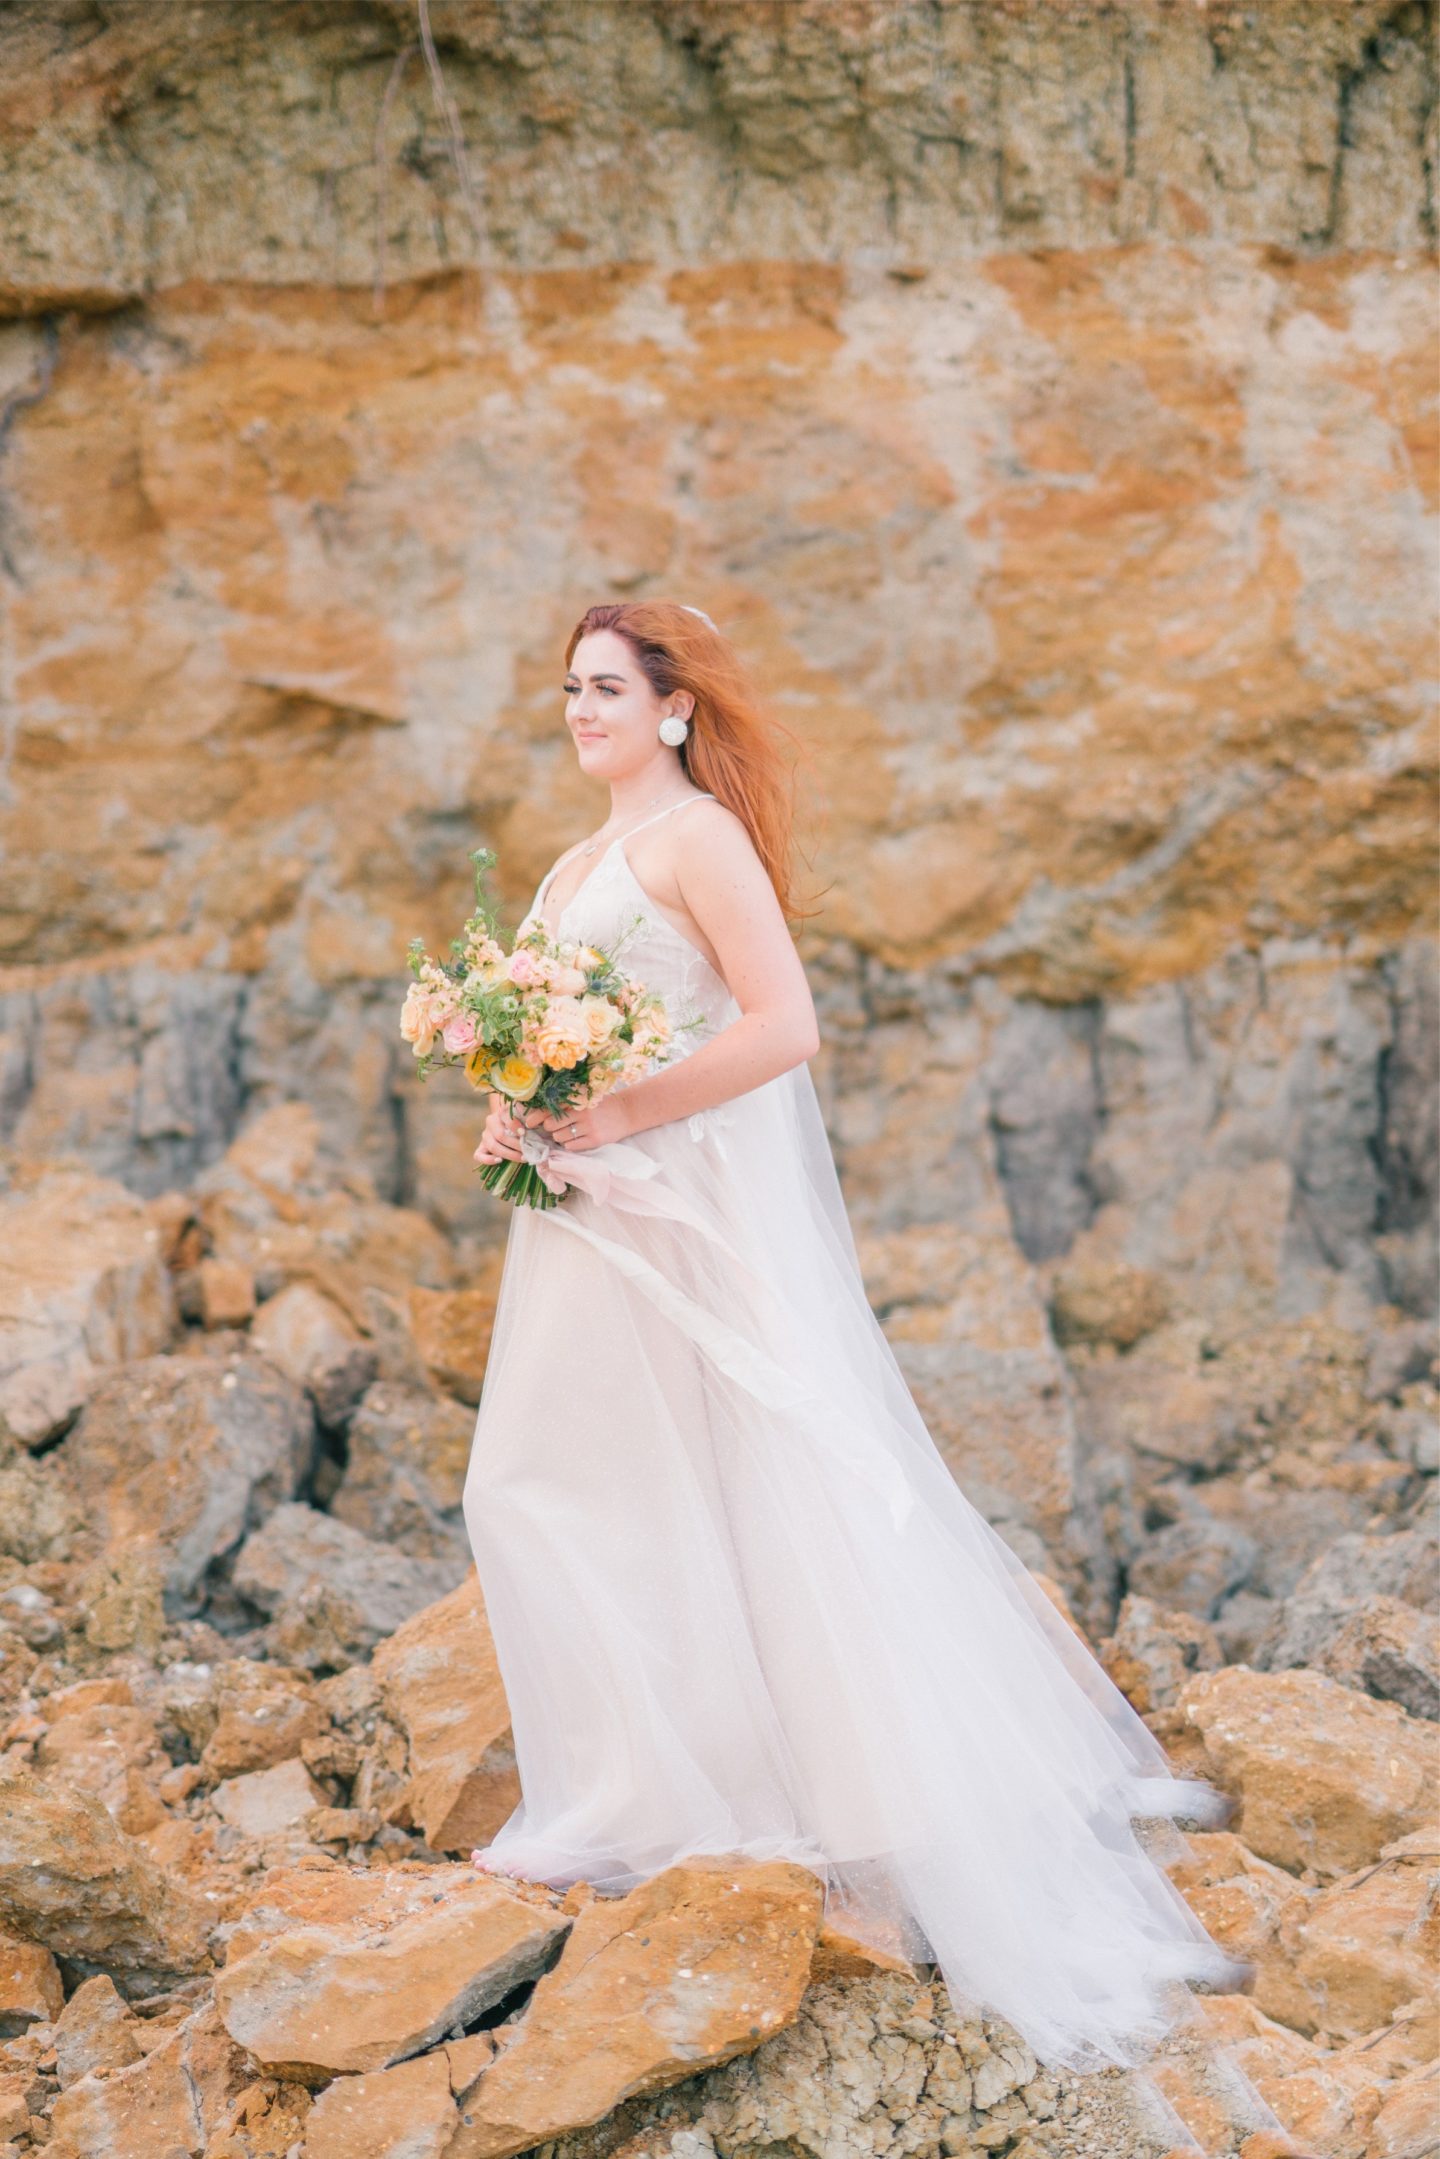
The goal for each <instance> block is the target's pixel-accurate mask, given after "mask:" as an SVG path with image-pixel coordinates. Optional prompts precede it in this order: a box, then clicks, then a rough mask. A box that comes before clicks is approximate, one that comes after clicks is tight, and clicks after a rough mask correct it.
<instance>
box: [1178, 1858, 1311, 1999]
mask: <svg viewBox="0 0 1440 2159" xmlns="http://www.w3.org/2000/svg"><path fill="white" fill-rule="evenodd" d="M1185 1843H1186V1850H1185V1852H1184V1855H1183V1857H1182V1858H1181V1859H1180V1860H1179V1861H1178V1862H1177V1863H1176V1864H1175V1865H1174V1866H1173V1867H1172V1868H1171V1869H1170V1877H1171V1880H1172V1881H1173V1882H1174V1884H1175V1886H1176V1888H1177V1889H1178V1890H1179V1891H1180V1893H1181V1895H1182V1896H1183V1897H1184V1899H1185V1901H1186V1903H1187V1904H1188V1905H1189V1906H1190V1908H1191V1910H1192V1911H1193V1912H1194V1913H1195V1915H1196V1917H1197V1918H1198V1919H1199V1920H1200V1921H1201V1923H1202V1925H1203V1926H1204V1927H1205V1928H1206V1930H1207V1932H1208V1933H1209V1934H1210V1935H1211V1937H1212V1939H1213V1940H1215V1941H1217V1942H1218V1943H1219V1944H1220V1946H1221V1948H1222V1949H1225V1950H1228V1951H1229V1953H1230V1954H1231V1955H1232V1956H1235V1957H1239V1958H1241V1959H1243V1960H1244V1961H1245V1962H1246V1963H1248V1964H1250V1965H1251V1966H1252V1967H1253V1970H1254V1975H1255V1976H1254V1980H1253V1983H1252V1985H1251V1987H1250V1989H1249V1991H1250V1993H1251V1995H1252V1997H1253V1999H1254V2002H1255V2005H1256V2007H1257V2008H1258V2009H1261V2010H1263V2011H1264V2013H1265V2015H1266V2016H1267V2017H1273V2018H1274V2019H1275V2020H1276V2021H1277V2022H1278V2023H1281V2024H1287V2025H1290V2026H1291V2027H1292V2028H1293V2029H1294V2030H1296V2031H1302V2032H1313V2031H1314V2030H1315V2029H1316V2026H1317V2023H1318V2022H1319V2018H1318V2016H1317V2010H1316V2003H1315V2001H1314V1998H1313V1996H1312V1995H1311V1993H1310V1991H1309V1989H1308V1988H1307V1987H1306V1986H1305V1985H1304V1984H1303V1983H1302V1982H1301V1981H1300V1980H1298V1979H1297V1978H1296V1976H1295V1968H1294V1959H1293V1951H1292V1946H1291V1944H1292V1942H1293V1936H1294V1926H1295V1922H1296V1921H1297V1919H1303V1917H1304V1915H1305V1913H1306V1912H1307V1911H1308V1910H1309V1909H1310V1902H1311V1898H1312V1895H1313V1892H1312V1891H1311V1890H1308V1889H1306V1888H1305V1887H1304V1885H1303V1884H1302V1883H1300V1882H1298V1881H1296V1879H1295V1877H1294V1875H1293V1874H1288V1873H1286V1871H1285V1869H1284V1868H1283V1867H1276V1866H1272V1865H1271V1864H1270V1862H1269V1861H1268V1860H1266V1859H1257V1857H1256V1856H1255V1854H1254V1852H1252V1851H1251V1850H1249V1848H1248V1847H1247V1846H1246V1845H1244V1844H1242V1843H1241V1841H1240V1839H1239V1838H1238V1837H1237V1836H1235V1835H1234V1834H1233V1833H1232V1832H1231V1831H1229V1830H1217V1831H1192V1832H1191V1833H1190V1834H1189V1835H1188V1836H1187V1837H1186V1840H1185Z"/></svg>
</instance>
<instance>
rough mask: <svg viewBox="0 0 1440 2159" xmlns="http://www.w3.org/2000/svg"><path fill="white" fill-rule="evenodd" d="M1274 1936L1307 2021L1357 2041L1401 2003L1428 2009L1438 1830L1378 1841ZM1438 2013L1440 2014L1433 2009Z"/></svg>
mask: <svg viewBox="0 0 1440 2159" xmlns="http://www.w3.org/2000/svg"><path fill="white" fill-rule="evenodd" d="M1282 1938H1283V1939H1284V1941H1285V1942H1286V1944H1287V1946H1288V1947H1289V1949H1290V1952H1291V1954H1292V1956H1293V1958H1294V1967H1295V1977H1296V1980H1297V1982H1298V1984H1299V1985H1300V1986H1301V1987H1303V1988H1304V1990H1305V1991H1306V1993H1307V1994H1308V1995H1309V1997H1310V1999H1311V2001H1312V2002H1313V2003H1314V2005H1315V2022H1316V2023H1317V2024H1318V2025H1320V2026H1321V2027H1323V2029H1324V2030H1325V2031H1326V2032H1328V2033H1330V2034H1332V2035H1333V2036H1335V2037H1337V2038H1341V2039H1361V2038H1363V2037H1365V2035H1366V2034H1367V2033H1370V2032H1374V2031H1376V2030H1378V2029H1379V2028H1380V2027H1382V2026H1384V2025H1386V2024H1388V2023H1389V2022H1390V2020H1391V2018H1392V2017H1394V2016H1395V2015H1396V2013H1397V2011H1399V2010H1400V2009H1402V2008H1403V2007H1404V2006H1405V2005H1406V2004H1407V2003H1409V2002H1416V2001H1418V2002H1425V2001H1426V2000H1427V1999H1428V2000H1429V2002H1430V2003H1431V2007H1432V2011H1434V2010H1435V2009H1436V2003H1435V1995H1436V1989H1437V1975H1440V1836H1437V1834H1436V1833H1435V1832H1434V1831H1433V1830H1427V1831H1424V1832H1423V1833H1421V1834H1420V1835H1418V1836H1413V1837H1406V1838H1404V1839H1402V1840H1401V1841H1400V1842H1399V1843H1397V1844H1390V1845H1387V1846H1386V1847H1385V1850H1384V1852H1383V1853H1382V1854H1381V1856H1380V1859H1379V1860H1378V1862H1377V1863H1376V1864H1375V1865H1374V1866H1370V1867H1365V1868H1363V1869H1362V1870H1361V1871H1360V1872H1359V1873H1358V1874H1351V1875H1348V1876H1346V1877H1345V1878H1344V1879H1343V1880H1341V1881H1338V1882H1335V1883H1333V1884H1332V1885H1331V1887H1330V1888H1328V1889H1325V1890H1322V1891H1321V1893H1320V1894H1319V1895H1318V1896H1316V1897H1314V1898H1312V1899H1310V1900H1309V1901H1308V1902H1306V1903H1304V1904H1302V1905H1301V1906H1300V1907H1299V1908H1298V1909H1296V1910H1295V1911H1294V1912H1292V1914H1291V1915H1290V1916H1289V1918H1288V1921H1287V1924H1286V1925H1285V1927H1284V1928H1283V1929H1282ZM1437 2013H1440V2012H1437Z"/></svg>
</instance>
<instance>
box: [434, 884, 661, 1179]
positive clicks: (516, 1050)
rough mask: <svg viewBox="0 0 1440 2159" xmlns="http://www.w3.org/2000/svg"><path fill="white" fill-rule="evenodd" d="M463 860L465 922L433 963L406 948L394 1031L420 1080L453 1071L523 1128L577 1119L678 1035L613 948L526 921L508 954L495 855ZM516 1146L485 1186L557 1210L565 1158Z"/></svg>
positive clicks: (484, 1171)
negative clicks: (471, 891)
mask: <svg viewBox="0 0 1440 2159" xmlns="http://www.w3.org/2000/svg"><path fill="white" fill-rule="evenodd" d="M470 859H471V861H472V862H473V863H474V865H475V903H476V904H475V912H474V913H473V914H472V915H471V916H470V918H469V920H468V921H467V922H466V924H465V926H464V929H463V930H462V932H461V934H460V935H459V937H457V938H455V939H453V940H452V942H451V946H450V957H449V958H448V959H436V958H433V957H432V956H431V954H430V953H428V952H427V951H426V950H425V948H424V945H423V944H422V942H421V940H420V939H419V938H418V937H417V938H415V939H413V940H412V942H411V945H410V951H409V965H410V972H411V974H412V975H413V977H414V980H413V981H412V982H411V984H410V987H409V989H408V990H407V991H406V993H405V1002H404V1005H403V1006H402V1008H401V1013H400V1032H401V1034H402V1036H403V1037H404V1039H405V1040H406V1041H407V1042H408V1043H409V1044H410V1046H411V1048H412V1049H413V1051H414V1053H415V1057H416V1070H417V1072H418V1075H419V1077H420V1078H421V1079H425V1078H426V1077H427V1076H428V1075H429V1073H430V1072H432V1071H433V1070H435V1069H436V1068H437V1067H443V1066H446V1065H463V1067H464V1070H465V1077H466V1079H468V1080H469V1082H470V1084H471V1086H472V1087H475V1088H477V1089H485V1090H487V1091H492V1090H493V1092H495V1093H497V1094H502V1095H506V1096H508V1097H509V1099H510V1102H511V1105H512V1115H513V1116H514V1117H515V1118H516V1119H517V1121H522V1122H523V1117H524V1113H525V1111H526V1110H527V1109H530V1108H532V1107H534V1108H537V1109H544V1110H553V1111H565V1110H574V1109H582V1108H584V1107H585V1106H586V1105H587V1104H589V1103H591V1102H594V1101H597V1100H598V1099H599V1097H600V1096H601V1095H604V1094H608V1093H609V1092H610V1090H611V1088H612V1087H617V1086H619V1085H621V1084H622V1083H625V1082H628V1081H630V1080H633V1079H638V1078H639V1077H640V1076H641V1075H642V1074H643V1073H645V1072H647V1071H650V1070H651V1069H653V1067H654V1066H655V1065H657V1064H660V1063H663V1062H664V1061H665V1059H666V1058H667V1057H669V1056H671V1055H672V1054H673V1051H674V1042H675V1036H676V1033H677V1032H679V1033H683V1032H684V1031H685V1030H684V1028H683V1027H682V1028H680V1029H678V1030H677V1029H676V1028H675V1027H674V1025H673V1024H672V1022H671V1019H670V1016H669V1014H668V1013H667V1011H666V1009H665V1003H664V1000H663V998H661V997H659V996H657V995H655V994H654V993H653V992H652V991H649V990H647V989H646V988H645V985H644V984H643V983H641V982H637V981H635V980H634V978H633V977H632V976H630V975H627V974H626V973H625V972H624V970H623V969H622V968H621V967H620V966H619V965H618V963H617V955H618V950H619V946H618V944H617V945H616V946H615V947H612V948H604V947H600V948H597V947H596V946H594V945H587V944H578V943H576V941H575V940H574V939H573V938H560V939H555V938H552V937H551V936H550V935H549V934H548V932H547V931H546V929H545V928H544V926H543V924H541V923H539V922H536V923H535V924H534V925H533V927H531V928H528V929H527V928H525V927H524V925H523V924H522V926H521V930H520V933H519V934H518V935H517V936H516V938H515V940H514V945H513V949H512V950H511V951H509V952H507V951H506V950H505V947H504V945H503V944H502V943H501V941H500V939H499V937H498V936H497V935H496V931H497V928H498V922H497V918H496V915H495V910H494V908H493V907H492V905H491V903H490V900H489V896H488V894H487V893H486V890H485V878H486V874H487V872H488V871H489V870H490V869H491V868H493V866H494V864H495V861H496V856H495V853H494V851H493V849H491V848H488V847H480V848H477V849H476V850H475V852H474V853H473V854H472V856H471V858H470ZM622 941H623V940H622ZM687 1024H688V1025H690V1026H694V1025H697V1024H699V1023H698V1022H696V1021H690V1022H688V1023H687ZM520 1144H521V1148H522V1150H523V1152H524V1155H525V1159H524V1160H523V1161H521V1162H509V1161H506V1162H488V1163H485V1164H484V1165H483V1166H482V1167H481V1170H480V1175H481V1178H482V1180H483V1182H484V1183H485V1184H486V1185H487V1186H488V1187H489V1189H490V1190H491V1191H492V1192H496V1193H498V1194H499V1196H500V1198H501V1199H508V1200H512V1201H514V1202H515V1203H516V1204H518V1205H521V1206H527V1207H554V1206H556V1205H557V1204H558V1203H559V1201H560V1199H561V1198H562V1197H563V1196H564V1194H565V1192H566V1190H567V1189H568V1186H569V1184H571V1183H576V1182H579V1181H580V1180H579V1179H578V1178H575V1177H570V1178H567V1177H566V1175H565V1173H564V1167H563V1155H564V1149H563V1148H559V1147H556V1146H555V1145H554V1144H553V1142H552V1141H551V1139H550V1136H549V1135H548V1133H544V1132H541V1131H540V1130H538V1129H533V1130H532V1129H531V1128H529V1127H525V1128H524V1130H523V1133H522V1137H521V1143H520ZM584 1159H585V1158H584V1157H583V1156H577V1157H576V1158H575V1160H576V1162H577V1163H581V1162H583V1161H584Z"/></svg>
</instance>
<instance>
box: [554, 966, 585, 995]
mask: <svg viewBox="0 0 1440 2159" xmlns="http://www.w3.org/2000/svg"><path fill="white" fill-rule="evenodd" d="M550 987H551V989H552V990H553V991H554V992H555V994H556V996H557V997H578V996H579V995H580V992H581V991H582V990H583V989H584V987H585V976H584V973H583V971H582V970H581V969H580V968H579V967H566V966H559V967H552V968H551V970H550Z"/></svg>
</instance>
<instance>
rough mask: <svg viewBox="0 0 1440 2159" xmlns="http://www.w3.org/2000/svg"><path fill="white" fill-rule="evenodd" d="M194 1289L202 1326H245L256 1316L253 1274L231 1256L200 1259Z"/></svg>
mask: <svg viewBox="0 0 1440 2159" xmlns="http://www.w3.org/2000/svg"><path fill="white" fill-rule="evenodd" d="M195 1291H196V1300H197V1303H198V1306H199V1314H200V1321H201V1324H202V1326H205V1327H248V1326H249V1324H250V1322H251V1320H252V1319H253V1318H254V1317H255V1277H254V1275H252V1274H251V1272H250V1269H249V1268H248V1267H241V1266H239V1265H237V1263H236V1262H235V1261H234V1260H228V1259H202V1260H201V1262H200V1264H199V1266H198V1267H197V1268H196V1270H195Z"/></svg>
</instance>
